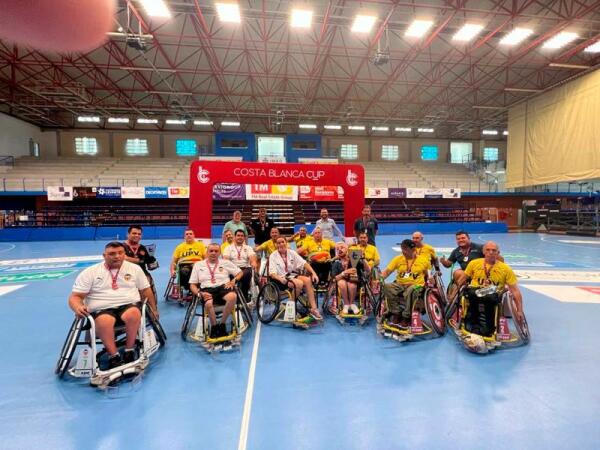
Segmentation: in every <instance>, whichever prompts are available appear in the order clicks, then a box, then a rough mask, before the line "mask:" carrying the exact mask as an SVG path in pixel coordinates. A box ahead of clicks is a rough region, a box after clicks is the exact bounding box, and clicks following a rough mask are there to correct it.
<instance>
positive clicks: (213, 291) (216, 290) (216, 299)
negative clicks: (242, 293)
mask: <svg viewBox="0 0 600 450" xmlns="http://www.w3.org/2000/svg"><path fill="white" fill-rule="evenodd" d="M200 292H206V293H207V294H210V295H212V298H213V304H214V305H217V306H223V305H224V304H225V303H226V302H225V296H226V295H227V294H229V293H231V292H235V291H234V290H233V289H227V288H226V287H225V286H224V285H222V286H216V287H211V288H201V289H200Z"/></svg>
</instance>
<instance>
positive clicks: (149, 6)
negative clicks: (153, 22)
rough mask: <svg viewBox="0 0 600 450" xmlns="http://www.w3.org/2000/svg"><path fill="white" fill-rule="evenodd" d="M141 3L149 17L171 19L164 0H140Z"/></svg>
mask: <svg viewBox="0 0 600 450" xmlns="http://www.w3.org/2000/svg"><path fill="white" fill-rule="evenodd" d="M141 3H142V6H143V7H144V9H145V10H146V12H147V13H148V15H149V16H150V17H171V11H169V8H168V7H167V5H166V3H165V2H164V0H141Z"/></svg>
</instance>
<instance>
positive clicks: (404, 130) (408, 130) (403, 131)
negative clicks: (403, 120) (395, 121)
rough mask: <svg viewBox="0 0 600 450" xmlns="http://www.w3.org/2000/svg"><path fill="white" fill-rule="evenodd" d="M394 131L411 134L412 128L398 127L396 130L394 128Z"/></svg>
mask: <svg viewBox="0 0 600 450" xmlns="http://www.w3.org/2000/svg"><path fill="white" fill-rule="evenodd" d="M394 131H400V132H402V133H410V132H411V131H412V128H408V127H396V128H394Z"/></svg>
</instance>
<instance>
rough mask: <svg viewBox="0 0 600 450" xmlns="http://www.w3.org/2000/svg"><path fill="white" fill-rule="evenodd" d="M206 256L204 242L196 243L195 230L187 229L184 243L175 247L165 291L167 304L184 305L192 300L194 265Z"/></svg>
mask: <svg viewBox="0 0 600 450" xmlns="http://www.w3.org/2000/svg"><path fill="white" fill-rule="evenodd" d="M205 256H206V246H205V245H204V243H203V242H202V241H196V236H195V235H194V230H192V229H187V230H185V233H184V241H183V242H182V243H181V244H179V245H178V246H177V247H175V251H174V252H173V258H172V260H171V266H170V268H169V272H170V275H171V277H170V278H169V282H168V283H167V288H166V289H165V295H164V299H165V302H168V301H175V302H177V303H179V304H180V305H182V306H183V305H184V304H185V302H186V301H189V300H191V291H190V283H189V280H190V275H191V273H192V268H193V266H194V263H196V262H197V261H201V260H203V259H204V257H205Z"/></svg>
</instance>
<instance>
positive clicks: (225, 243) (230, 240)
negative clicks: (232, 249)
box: [221, 228, 244, 255]
mask: <svg viewBox="0 0 600 450" xmlns="http://www.w3.org/2000/svg"><path fill="white" fill-rule="evenodd" d="M240 230H241V228H240ZM242 231H244V230H242ZM223 236H224V237H225V240H224V241H223V243H222V244H221V255H224V254H225V250H226V249H227V247H229V246H230V245H231V244H233V231H231V230H227V231H226V232H225V233H223Z"/></svg>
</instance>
